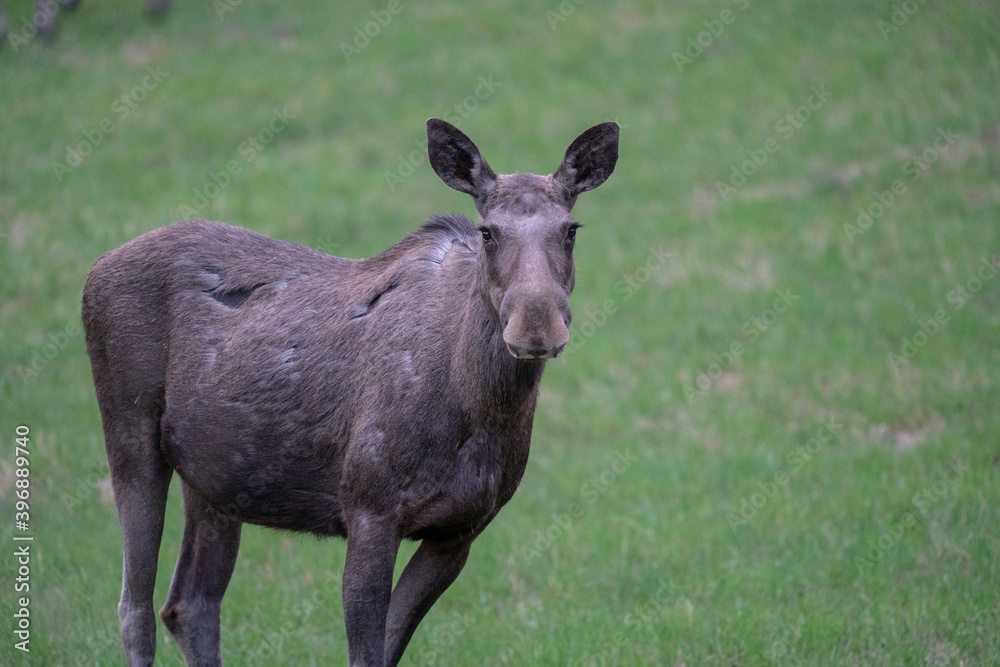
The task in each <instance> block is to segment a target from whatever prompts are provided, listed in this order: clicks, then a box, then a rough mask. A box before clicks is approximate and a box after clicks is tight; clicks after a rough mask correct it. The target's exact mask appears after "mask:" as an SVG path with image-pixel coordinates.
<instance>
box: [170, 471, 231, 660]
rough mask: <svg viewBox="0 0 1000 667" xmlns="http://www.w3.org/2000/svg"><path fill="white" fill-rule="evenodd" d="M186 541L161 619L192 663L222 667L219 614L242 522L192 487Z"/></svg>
mask: <svg viewBox="0 0 1000 667" xmlns="http://www.w3.org/2000/svg"><path fill="white" fill-rule="evenodd" d="M183 489H184V538H183V541H182V542H181V554H180V556H179V557H178V558H177V567H176V568H175V569H174V578H173V580H172V581H171V582H170V592H169V593H168V594H167V601H166V602H165V603H164V604H163V608H162V609H160V618H162V619H163V624H164V625H166V626H167V630H169V631H170V634H172V635H173V637H174V639H175V640H176V641H177V645H178V646H179V647H180V649H181V652H182V653H183V654H184V659H185V661H187V664H188V665H198V666H199V667H202V666H204V667H219V666H221V665H222V645H221V642H220V637H219V632H220V630H219V625H220V619H219V614H220V612H221V609H222V596H223V595H224V594H225V592H226V587H227V586H228V585H229V579H230V578H231V577H232V575H233V569H234V568H235V566H236V556H237V553H238V552H239V549H240V534H241V532H242V528H243V524H242V523H241V522H239V521H236V520H234V519H232V518H229V517H227V516H225V515H223V514H221V513H220V512H218V511H217V510H215V509H214V508H212V507H211V506H210V505H209V504H208V503H206V502H205V501H204V500H203V499H202V498H201V496H199V495H198V493H197V492H196V491H194V490H193V489H191V487H189V486H188V485H187V484H184V485H183Z"/></svg>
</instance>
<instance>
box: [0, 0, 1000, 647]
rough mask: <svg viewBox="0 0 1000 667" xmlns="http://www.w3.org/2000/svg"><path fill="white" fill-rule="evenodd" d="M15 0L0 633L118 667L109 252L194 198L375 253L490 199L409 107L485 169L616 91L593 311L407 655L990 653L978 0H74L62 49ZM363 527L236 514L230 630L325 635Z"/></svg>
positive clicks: (986, 239)
mask: <svg viewBox="0 0 1000 667" xmlns="http://www.w3.org/2000/svg"><path fill="white" fill-rule="evenodd" d="M6 4H7V12H8V15H9V29H10V34H9V35H8V39H7V41H6V43H5V44H4V46H3V49H2V51H0V241H2V243H0V300H2V302H0V434H2V442H3V448H2V453H0V501H2V502H0V510H2V512H0V526H2V530H0V537H2V540H3V544H4V546H3V547H2V549H0V551H2V552H3V554H4V556H3V558H2V559H0V608H2V609H3V618H4V621H3V622H2V623H0V627H2V632H0V664H3V665H20V664H32V665H114V664H124V658H123V654H122V651H121V648H120V642H119V639H118V619H117V615H116V612H115V606H116V603H117V600H118V594H119V586H120V577H121V531H120V529H119V526H118V520H117V517H116V513H115V511H114V507H113V504H111V502H110V501H109V498H107V493H106V492H102V480H104V479H105V477H106V475H107V464H106V461H105V459H104V452H103V444H102V435H101V429H100V420H99V415H98V410H97V403H96V400H95V398H94V393H93V387H92V383H91V378H90V370H89V362H88V360H87V356H86V353H85V348H84V341H83V336H82V334H81V331H80V328H79V325H78V322H79V313H80V294H81V289H82V285H83V281H84V278H85V276H86V274H87V271H88V270H89V268H90V266H91V264H92V263H93V262H94V260H96V259H97V257H99V256H100V255H101V254H102V253H104V252H106V251H107V250H110V249H112V248H115V247H117V246H119V245H121V244H122V243H124V242H126V241H127V240H129V239H131V238H133V237H135V236H137V235H138V234H140V233H142V232H145V231H147V230H150V229H153V228H155V227H158V226H161V225H165V224H167V223H169V222H172V221H176V220H180V219H184V218H188V217H207V218H211V219H216V220H222V221H225V222H229V223H233V224H239V225H243V226H246V227H249V228H251V229H253V230H255V231H258V232H261V233H263V234H267V235H271V236H275V237H278V238H281V239H285V240H288V241H294V242H298V243H301V244H304V245H308V246H312V247H314V248H318V249H321V250H324V251H327V252H331V253H334V254H337V255H342V256H347V257H362V256H369V255H372V254H375V253H377V252H379V251H381V250H383V249H384V248H386V247H388V246H389V245H391V244H392V243H394V242H395V241H397V240H398V239H400V238H402V237H403V236H404V235H405V234H406V233H408V232H409V231H411V230H413V229H414V228H415V227H416V226H417V225H419V224H420V222H421V221H422V220H423V219H425V218H426V217H427V216H429V215H430V214H433V213H435V212H441V211H446V210H457V211H461V212H464V213H466V214H469V215H473V214H474V208H473V206H472V202H471V201H470V200H469V199H468V197H466V196H464V195H461V194H460V193H457V192H454V191H452V190H449V189H448V188H447V187H446V186H445V185H443V184H442V183H441V182H440V181H439V180H438V179H437V177H436V176H435V175H434V174H433V172H432V170H431V169H430V168H429V166H428V165H427V163H426V155H425V154H423V153H421V151H422V150H423V149H424V121H425V119H426V118H427V117H429V116H440V117H444V118H446V119H449V120H452V121H453V122H456V123H457V124H458V125H459V126H460V127H461V128H462V129H463V130H464V131H465V132H466V133H468V134H469V135H470V136H471V137H472V138H473V139H474V140H475V141H476V142H477V143H478V145H479V146H480V148H481V149H482V150H483V152H484V155H485V156H486V158H487V159H488V160H489V162H490V164H491V165H492V166H493V168H494V169H496V170H497V171H502V172H511V171H531V172H535V173H548V172H550V171H552V170H553V169H555V167H556V166H557V165H558V163H559V160H560V159H561V157H562V152H563V151H564V150H565V148H566V146H567V145H568V143H569V141H570V140H572V138H573V137H575V136H576V135H577V134H578V133H579V132H581V131H582V130H584V129H585V128H587V127H589V126H590V125H592V124H594V123H597V122H600V121H604V120H617V121H618V122H619V123H620V124H621V125H622V140H621V141H622V145H621V159H620V161H619V163H618V168H617V171H616V173H615V174H614V176H612V178H611V179H610V180H609V181H608V183H606V184H605V185H604V186H602V187H601V188H600V189H599V190H597V191H596V192H593V193H590V194H588V195H584V196H583V197H581V199H580V202H579V204H578V205H577V208H576V209H575V210H574V214H575V216H576V217H577V218H578V219H579V220H580V221H581V222H583V223H585V224H586V227H585V229H583V230H581V232H580V234H579V237H578V241H577V246H576V248H577V276H578V277H577V286H576V291H575V292H574V296H573V299H572V305H573V311H574V320H573V325H574V326H573V336H574V337H573V339H572V340H573V342H572V344H571V349H570V350H569V351H568V352H567V354H566V355H565V356H564V358H560V359H558V360H556V361H553V362H551V363H550V364H549V366H548V370H547V373H546V377H545V379H544V381H543V382H542V395H541V399H540V405H539V409H538V412H537V418H536V421H535V432H534V447H533V451H532V458H531V461H530V463H529V466H528V470H527V473H526V475H525V477H524V480H523V482H522V484H521V488H520V490H519V492H518V493H517V494H516V495H515V496H514V499H513V500H512V501H511V502H510V504H509V505H508V506H507V507H506V508H505V509H504V511H503V512H501V514H500V516H499V517H498V518H497V520H496V521H494V523H493V525H492V526H491V527H490V529H489V530H488V531H486V533H485V534H484V535H483V536H482V537H480V538H479V540H478V541H477V542H476V544H475V546H474V547H473V551H472V556H471V558H470V560H469V564H468V566H467V567H466V569H465V571H464V572H463V574H462V575H461V577H459V579H458V581H457V582H456V583H455V584H454V585H453V586H452V588H451V589H449V591H448V592H447V593H446V594H445V595H444V596H443V597H442V599H441V600H440V601H439V602H438V603H437V605H436V606H435V608H434V609H433V610H432V611H431V613H430V614H429V615H428V617H427V619H426V620H425V621H424V623H423V624H422V625H421V627H420V629H419V630H418V631H417V634H416V635H415V637H414V640H413V642H412V643H411V645H410V648H409V650H408V653H407V655H406V656H405V657H404V664H410V665H425V664H441V665H689V666H694V665H720V666H722V665H725V666H726V667H729V666H731V665H738V666H744V665H765V664H779V665H799V664H802V665H992V664H1000V630H998V628H1000V570H998V565H1000V437H998V434H1000V344H998V342H1000V278H998V276H1000V269H998V265H1000V9H998V7H997V6H996V4H995V3H992V2H988V1H986V0H983V1H981V2H972V1H966V2H943V1H938V2H923V1H919V0H900V1H899V2H889V1H888V0H887V1H872V2H839V3H828V2H822V1H820V0H801V1H799V2H792V1H791V0H783V1H779V2H777V3H770V4H768V5H764V4H758V3H756V2H750V1H749V0H716V1H714V2H707V1H705V2H702V1H699V2H685V3H680V2H676V3H663V2H656V1H654V0H643V1H639V0H636V1H634V2H617V3H609V4H601V3H596V2H582V0H576V1H574V0H562V2H558V1H557V0H552V1H551V2H550V3H530V2H495V1H490V0H487V1H485V2H481V3H477V4H476V5H475V7H474V8H473V7H472V6H471V5H468V4H462V3H457V2H441V3H417V2H410V1H409V0H398V1H397V0H392V2H379V1H375V2H368V3H359V2H344V3H327V2H318V1H312V2H278V1H277V0H270V1H268V2H240V0H216V1H215V2H214V3H210V2H193V1H191V0H179V1H177V2H175V3H174V4H173V6H172V7H171V9H170V12H169V15H168V16H167V18H166V19H165V20H164V21H162V22H150V21H147V20H145V19H144V18H143V17H142V14H141V7H140V2H139V0H132V1H129V2H126V1H124V0H120V1H117V2H113V1H110V0H106V1H102V0H87V1H86V2H84V3H83V4H82V6H81V8H80V9H79V11H78V12H77V13H76V14H73V15H63V16H61V17H60V18H61V30H60V33H59V35H58V38H57V40H56V41H55V42H54V43H53V44H51V45H46V44H44V43H43V42H42V41H41V40H38V39H32V38H30V32H25V29H24V26H25V24H24V19H25V18H26V17H27V16H29V14H30V11H31V4H32V0H11V1H9V2H7V3H6ZM15 35H17V38H15ZM22 424H23V425H27V426H28V427H29V428H30V471H31V472H30V489H31V507H30V530H29V531H28V532H29V533H30V534H32V535H34V538H35V539H34V542H32V543H31V561H30V587H31V588H30V605H29V610H30V631H31V636H30V653H23V652H21V651H18V650H16V649H15V647H14V645H15V642H16V641H18V640H17V638H16V636H15V635H14V633H13V630H14V627H15V622H16V619H14V617H13V614H14V613H15V611H16V610H17V609H18V608H19V605H18V598H19V597H21V596H22V595H24V594H23V593H18V592H16V591H15V585H16V580H17V576H18V563H17V561H16V559H15V557H14V556H13V553H14V551H15V549H16V548H17V547H18V546H20V545H23V544H24V543H15V542H14V541H13V540H12V538H13V536H14V535H23V534H25V533H24V532H22V531H18V530H17V529H16V528H15V495H14V494H15V490H16V488H15V485H16V480H17V479H18V478H17V477H16V473H15V468H16V467H17V465H16V460H15V435H16V428H17V426H18V425H22ZM176 486H177V484H176V481H175V484H174V489H173V490H172V495H171V501H170V505H169V513H168V521H167V528H166V532H165V535H164V540H163V546H162V548H161V552H160V553H161V560H160V569H159V575H158V582H157V595H156V604H157V606H159V605H160V604H162V602H163V600H164V598H165V596H166V591H167V588H168V586H169V581H170V575H171V572H172V570H173V563H174V560H175V558H176V555H177V552H178V549H179V544H180V536H181V530H182V524H181V514H180V511H181V510H180V498H179V493H178V489H177V488H176ZM412 550H413V546H412V545H411V546H408V547H406V549H404V553H403V554H401V558H400V565H401V564H402V563H403V562H404V559H405V557H406V556H407V555H408V554H409V553H411V552H412ZM344 551H345V547H344V543H343V542H339V541H317V540H314V539H313V538H311V537H308V536H297V535H290V534H282V533H277V532H273V531H267V530H264V529H260V528H256V527H247V528H246V529H245V531H244V538H243V547H242V551H241V554H240V560H239V562H238V564H237V568H236V574H235V576H234V579H233V582H232V584H231V586H230V588H229V592H228V594H227V596H226V599H225V604H224V607H223V618H222V623H223V654H224V657H225V659H226V661H227V662H228V664H231V665H267V664H287V665H320V664H345V663H346V660H347V658H346V655H347V653H346V638H345V634H344V629H343V612H342V608H341V601H340V588H339V576H340V573H341V572H342V568H343V563H344ZM158 640H159V650H158V655H157V663H158V664H162V665H180V664H182V660H181V657H180V652H179V650H178V649H177V647H176V646H175V645H174V644H173V642H172V640H171V639H170V638H169V636H168V634H167V633H166V631H165V629H164V628H163V627H162V626H161V627H160V628H159V633H158Z"/></svg>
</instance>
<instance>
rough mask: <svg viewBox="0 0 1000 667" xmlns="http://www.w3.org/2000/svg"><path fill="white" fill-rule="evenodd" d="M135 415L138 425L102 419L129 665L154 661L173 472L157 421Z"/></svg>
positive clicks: (126, 654)
mask: <svg viewBox="0 0 1000 667" xmlns="http://www.w3.org/2000/svg"><path fill="white" fill-rule="evenodd" d="M138 419H139V424H138V426H137V427H136V428H132V427H130V426H129V421H128V418H127V416H126V418H125V419H122V420H121V421H113V420H112V419H110V418H109V419H105V425H106V429H105V434H106V447H107V451H108V463H109V465H110V468H111V484H112V488H113V489H114V494H115V506H116V507H117V508H118V520H119V522H120V523H121V526H122V534H123V537H124V543H125V548H124V553H123V554H122V555H123V558H122V560H123V565H122V597H121V601H120V602H119V603H118V618H119V620H120V621H121V631H122V644H123V645H124V648H125V658H126V660H127V661H128V664H129V665H130V667H135V666H136V665H141V666H145V665H152V664H153V656H154V654H155V652H156V614H155V613H154V612H153V585H154V584H155V583H156V560H157V554H158V553H159V551H160V538H161V537H162V535H163V515H164V512H165V510H166V503H167V489H168V488H169V487H170V476H171V475H172V474H173V471H172V470H171V469H170V468H169V467H168V466H167V465H166V464H165V463H164V462H163V461H162V459H160V457H159V452H158V450H157V445H156V426H155V424H153V423H152V422H151V421H147V420H144V419H142V418H138ZM132 423H133V424H134V423H135V422H132ZM144 454H145V455H144Z"/></svg>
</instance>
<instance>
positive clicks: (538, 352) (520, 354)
mask: <svg viewBox="0 0 1000 667" xmlns="http://www.w3.org/2000/svg"><path fill="white" fill-rule="evenodd" d="M565 347H566V345H565V343H564V344H562V345H560V346H559V347H557V348H555V349H528V348H522V347H518V346H517V345H512V344H510V343H507V351H508V352H510V353H511V355H512V356H514V357H515V358H517V359H522V360H524V361H542V360H544V359H555V358H556V357H558V356H559V355H560V354H562V351H563V349H565Z"/></svg>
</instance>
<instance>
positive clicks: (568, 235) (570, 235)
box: [566, 225, 582, 243]
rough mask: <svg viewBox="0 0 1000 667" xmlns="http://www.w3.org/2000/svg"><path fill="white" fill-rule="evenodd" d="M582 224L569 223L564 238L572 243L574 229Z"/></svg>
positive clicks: (574, 237)
mask: <svg viewBox="0 0 1000 667" xmlns="http://www.w3.org/2000/svg"><path fill="white" fill-rule="evenodd" d="M580 227H582V225H570V226H569V229H567V230H566V240H567V241H569V242H570V243H572V242H573V241H575V240H576V230H578V229H580Z"/></svg>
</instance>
